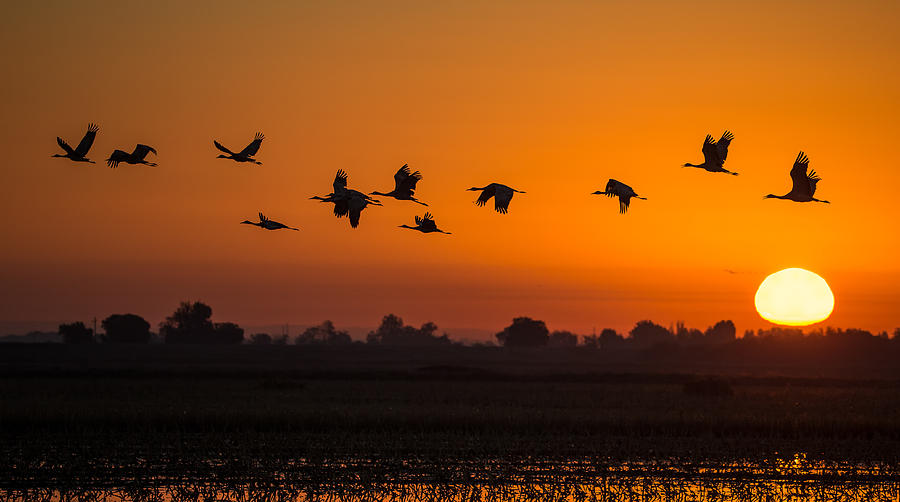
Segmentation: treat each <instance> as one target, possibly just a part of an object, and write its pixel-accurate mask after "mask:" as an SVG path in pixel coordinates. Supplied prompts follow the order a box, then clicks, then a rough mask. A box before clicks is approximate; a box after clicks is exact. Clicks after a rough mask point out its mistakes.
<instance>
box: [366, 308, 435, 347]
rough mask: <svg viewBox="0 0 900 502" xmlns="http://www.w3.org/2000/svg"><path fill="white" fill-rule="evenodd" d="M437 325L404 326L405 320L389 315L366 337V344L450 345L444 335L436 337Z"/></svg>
mask: <svg viewBox="0 0 900 502" xmlns="http://www.w3.org/2000/svg"><path fill="white" fill-rule="evenodd" d="M437 330H438V326H437V324H435V323H433V322H426V323H425V324H423V325H422V326H421V327H420V328H419V329H416V328H415V327H413V326H406V325H404V324H403V319H401V318H400V317H398V316H396V315H394V314H388V315H386V316H384V318H382V319H381V325H380V326H378V329H376V330H375V331H370V332H369V334H367V335H366V343H370V344H380V345H402V346H429V345H449V344H450V338H449V337H448V336H447V334H446V333H444V334H443V335H441V336H437V335H435V332H436V331H437Z"/></svg>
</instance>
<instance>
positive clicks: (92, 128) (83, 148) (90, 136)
mask: <svg viewBox="0 0 900 502" xmlns="http://www.w3.org/2000/svg"><path fill="white" fill-rule="evenodd" d="M99 130H100V128H99V127H97V125H96V124H88V129H87V132H86V133H84V137H83V138H81V142H80V143H78V146H76V147H75V155H77V156H79V157H84V156H85V155H87V153H88V151H89V150H90V149H91V145H93V144H94V138H96V137H97V131H99Z"/></svg>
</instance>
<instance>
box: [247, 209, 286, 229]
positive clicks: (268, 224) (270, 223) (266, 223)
mask: <svg viewBox="0 0 900 502" xmlns="http://www.w3.org/2000/svg"><path fill="white" fill-rule="evenodd" d="M241 224H244V225H256V226H257V227H259V228H263V229H265V230H281V229H282V228H285V229H288V230H300V229H299V228H294V227H289V226H287V225H285V224H284V223H280V222H277V221H275V220H270V219H268V218H266V216H265V215H264V214H262V213H259V221H250V220H244V221H242V222H241Z"/></svg>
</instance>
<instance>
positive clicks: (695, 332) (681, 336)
mask: <svg viewBox="0 0 900 502" xmlns="http://www.w3.org/2000/svg"><path fill="white" fill-rule="evenodd" d="M674 334H675V338H676V339H677V340H678V342H679V343H683V344H689V345H690V344H699V343H703V342H704V338H703V332H702V331H700V330H699V329H695V328H688V327H686V326H685V325H684V323H683V322H680V321H679V322H678V323H676V324H675V333H674Z"/></svg>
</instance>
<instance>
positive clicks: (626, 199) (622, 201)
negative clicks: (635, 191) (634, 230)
mask: <svg viewBox="0 0 900 502" xmlns="http://www.w3.org/2000/svg"><path fill="white" fill-rule="evenodd" d="M629 205H631V195H630V194H628V195H620V196H619V212H620V213H622V214H625V213H626V212H627V211H628V206H629Z"/></svg>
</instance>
